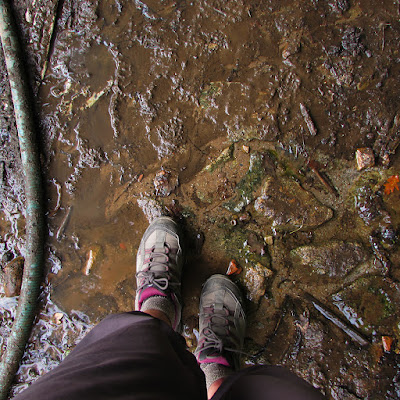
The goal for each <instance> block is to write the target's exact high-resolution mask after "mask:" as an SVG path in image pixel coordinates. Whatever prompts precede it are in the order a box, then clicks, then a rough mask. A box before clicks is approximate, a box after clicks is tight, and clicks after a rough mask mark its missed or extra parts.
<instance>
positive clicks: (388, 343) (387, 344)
mask: <svg viewBox="0 0 400 400" xmlns="http://www.w3.org/2000/svg"><path fill="white" fill-rule="evenodd" d="M392 344H393V338H392V337H390V336H382V345H383V350H385V351H386V352H389V351H390V349H391V348H392Z"/></svg>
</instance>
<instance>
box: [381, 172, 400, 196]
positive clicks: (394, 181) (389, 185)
mask: <svg viewBox="0 0 400 400" xmlns="http://www.w3.org/2000/svg"><path fill="white" fill-rule="evenodd" d="M399 181H400V179H399V176H398V175H392V176H390V177H389V178H388V180H387V181H386V183H385V190H384V191H385V194H390V193H393V192H394V190H395V189H396V190H399Z"/></svg>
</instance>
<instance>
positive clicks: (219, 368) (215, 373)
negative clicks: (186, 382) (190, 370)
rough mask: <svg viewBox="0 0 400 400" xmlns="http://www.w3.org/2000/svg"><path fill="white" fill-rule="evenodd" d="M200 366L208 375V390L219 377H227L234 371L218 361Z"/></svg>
mask: <svg viewBox="0 0 400 400" xmlns="http://www.w3.org/2000/svg"><path fill="white" fill-rule="evenodd" d="M200 368H201V370H202V371H203V372H204V375H205V376H206V385H207V390H208V389H209V388H210V386H211V385H212V384H213V383H214V382H215V381H217V380H218V379H221V378H225V377H227V376H229V375H231V374H232V373H233V369H232V368H230V367H225V366H224V365H221V364H217V363H206V364H200Z"/></svg>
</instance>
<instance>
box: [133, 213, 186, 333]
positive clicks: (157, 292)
mask: <svg viewBox="0 0 400 400" xmlns="http://www.w3.org/2000/svg"><path fill="white" fill-rule="evenodd" d="M182 266H183V256H182V248H181V244H180V238H179V230H178V225H177V224H176V223H175V222H174V220H173V219H172V218H169V217H159V218H156V219H155V220H154V221H153V222H152V223H151V224H150V225H149V227H148V228H147V229H146V232H145V233H144V235H143V237H142V240H141V242H140V246H139V250H138V253H137V258H136V282H137V289H136V298H135V310H137V311H145V310H142V305H143V303H144V302H146V304H148V303H152V305H151V307H147V309H149V308H156V309H159V310H160V311H163V312H164V313H165V314H167V315H168V317H169V318H170V320H171V325H172V328H173V329H174V330H179V327H180V322H181V315H182V305H181V275H182ZM157 299H158V303H159V304H164V305H165V304H167V305H168V307H167V308H169V310H165V309H164V308H165V307H164V308H163V307H161V306H159V307H157V306H155V307H153V305H154V303H157ZM167 299H168V300H170V301H171V303H172V306H171V305H170V302H169V301H166V300H167Z"/></svg>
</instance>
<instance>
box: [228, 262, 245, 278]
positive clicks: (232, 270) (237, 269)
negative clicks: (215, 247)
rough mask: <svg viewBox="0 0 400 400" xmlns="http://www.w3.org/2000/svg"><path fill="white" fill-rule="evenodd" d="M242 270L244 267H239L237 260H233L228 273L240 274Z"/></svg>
mask: <svg viewBox="0 0 400 400" xmlns="http://www.w3.org/2000/svg"><path fill="white" fill-rule="evenodd" d="M241 272H242V268H240V267H238V265H237V263H236V261H235V260H231V261H230V263H229V267H228V270H227V271H226V275H239V274H240V273H241Z"/></svg>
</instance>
